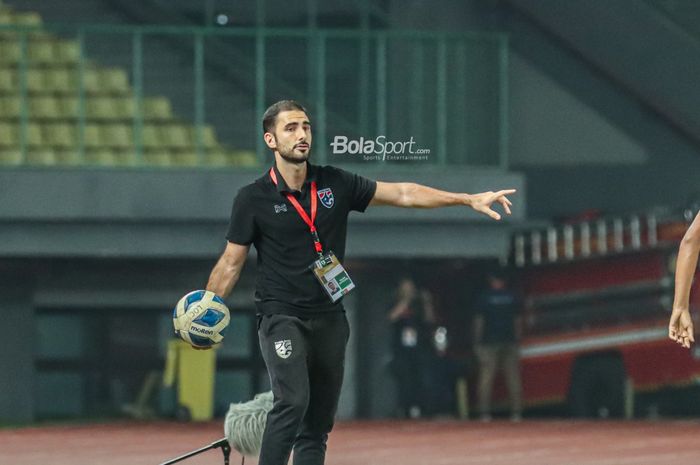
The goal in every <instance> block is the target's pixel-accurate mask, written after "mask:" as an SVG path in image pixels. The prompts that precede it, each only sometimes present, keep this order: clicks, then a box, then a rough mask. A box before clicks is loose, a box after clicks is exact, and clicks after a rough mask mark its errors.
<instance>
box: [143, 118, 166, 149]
mask: <svg viewBox="0 0 700 465" xmlns="http://www.w3.org/2000/svg"><path fill="white" fill-rule="evenodd" d="M141 136H142V138H143V147H144V148H145V149H157V148H159V147H162V146H163V145H164V144H163V142H162V140H161V132H160V128H159V127H158V126H155V125H152V124H147V125H145V126H144V127H143V132H142V133H141Z"/></svg>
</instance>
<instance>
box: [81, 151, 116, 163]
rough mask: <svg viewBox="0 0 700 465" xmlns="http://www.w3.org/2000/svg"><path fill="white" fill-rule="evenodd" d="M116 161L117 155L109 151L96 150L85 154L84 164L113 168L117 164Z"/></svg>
mask: <svg viewBox="0 0 700 465" xmlns="http://www.w3.org/2000/svg"><path fill="white" fill-rule="evenodd" d="M118 161H119V160H118V157H117V154H116V153H115V152H114V150H111V149H107V148H98V149H95V150H89V151H86V152H85V162H86V163H88V164H91V165H99V166H114V165H117V164H119V163H118Z"/></svg>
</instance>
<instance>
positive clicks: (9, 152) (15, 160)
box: [0, 149, 24, 166]
mask: <svg viewBox="0 0 700 465" xmlns="http://www.w3.org/2000/svg"><path fill="white" fill-rule="evenodd" d="M23 162H24V160H23V157H22V152H21V151H20V150H19V149H0V166H2V165H20V164H22V163H23Z"/></svg>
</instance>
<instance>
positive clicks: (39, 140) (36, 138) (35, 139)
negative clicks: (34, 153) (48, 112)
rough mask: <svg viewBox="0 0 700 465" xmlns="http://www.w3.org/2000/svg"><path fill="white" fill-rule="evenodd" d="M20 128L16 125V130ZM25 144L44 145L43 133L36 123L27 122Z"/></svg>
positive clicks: (31, 145) (30, 145)
mask: <svg viewBox="0 0 700 465" xmlns="http://www.w3.org/2000/svg"><path fill="white" fill-rule="evenodd" d="M20 130H21V128H19V126H18V131H20ZM27 145H28V146H29V147H32V148H34V147H41V146H43V145H44V135H43V132H42V130H41V125H39V124H38V123H28V124H27Z"/></svg>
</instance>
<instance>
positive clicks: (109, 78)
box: [100, 68, 129, 94]
mask: <svg viewBox="0 0 700 465" xmlns="http://www.w3.org/2000/svg"><path fill="white" fill-rule="evenodd" d="M100 82H101V83H102V86H103V88H104V89H105V90H106V91H108V92H111V93H114V94H125V93H127V92H129V78H128V77H127V75H126V71H124V70H123V69H119V68H109V69H103V70H101V71H100Z"/></svg>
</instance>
